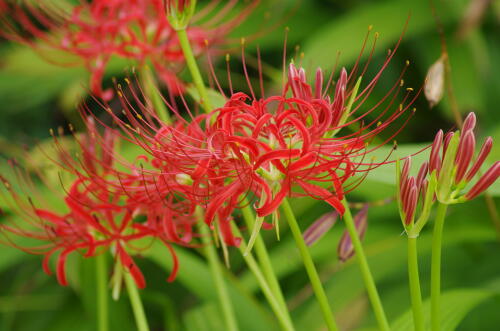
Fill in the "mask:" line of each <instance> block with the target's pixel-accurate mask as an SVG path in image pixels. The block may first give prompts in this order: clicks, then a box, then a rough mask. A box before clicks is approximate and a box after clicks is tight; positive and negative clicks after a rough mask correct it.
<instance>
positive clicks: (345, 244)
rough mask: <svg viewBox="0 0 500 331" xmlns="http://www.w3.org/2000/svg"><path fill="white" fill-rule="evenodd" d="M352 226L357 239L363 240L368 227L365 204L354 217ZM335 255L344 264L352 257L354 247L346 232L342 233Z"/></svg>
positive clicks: (366, 206)
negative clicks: (336, 254)
mask: <svg viewBox="0 0 500 331" xmlns="http://www.w3.org/2000/svg"><path fill="white" fill-rule="evenodd" d="M354 226H355V227H356V231H357V232H358V235H359V238H360V239H361V240H363V238H364V236H365V233H366V228H367V226H368V204H365V205H364V207H363V208H362V209H361V210H360V211H359V212H358V213H357V214H356V216H354ZM337 253H338V256H339V259H340V261H342V262H345V261H347V260H349V259H350V258H351V257H353V256H354V246H353V244H352V240H351V236H350V235H349V233H348V232H347V231H344V234H343V235H342V238H340V241H339V245H338V247H337Z"/></svg>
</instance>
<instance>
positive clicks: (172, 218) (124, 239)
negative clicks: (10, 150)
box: [0, 120, 194, 288]
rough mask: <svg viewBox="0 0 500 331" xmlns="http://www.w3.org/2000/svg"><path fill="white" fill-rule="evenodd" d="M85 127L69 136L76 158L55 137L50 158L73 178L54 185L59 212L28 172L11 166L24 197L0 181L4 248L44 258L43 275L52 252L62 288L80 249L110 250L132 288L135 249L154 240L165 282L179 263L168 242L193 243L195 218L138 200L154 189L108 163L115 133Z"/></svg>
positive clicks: (167, 203) (87, 253)
mask: <svg viewBox="0 0 500 331" xmlns="http://www.w3.org/2000/svg"><path fill="white" fill-rule="evenodd" d="M87 125H88V129H89V132H88V134H87V135H83V137H82V136H81V135H78V136H77V135H75V139H76V140H77V142H78V144H79V146H80V150H81V152H80V153H78V155H77V156H79V157H77V158H75V157H74V155H71V154H70V153H69V152H68V151H67V150H65V149H64V148H63V147H62V146H61V145H60V143H59V141H58V139H57V138H56V137H55V136H54V139H55V145H56V151H57V152H58V154H59V159H58V160H53V161H54V162H55V163H56V164H58V165H59V166H60V168H61V170H63V171H65V172H66V173H69V174H70V176H72V177H73V178H75V179H72V180H71V181H70V184H69V186H68V187H67V188H66V187H65V185H64V184H62V183H61V186H62V187H59V189H63V190H64V192H65V195H64V197H63V198H62V201H63V202H64V210H63V211H57V208H54V207H52V205H51V204H50V203H48V202H47V197H46V196H43V195H42V194H40V193H39V192H37V190H36V189H35V186H34V185H33V182H32V181H31V179H30V178H29V175H28V174H22V173H23V172H22V170H20V169H19V167H18V166H17V165H15V163H14V162H11V164H12V165H13V168H14V170H15V172H16V173H17V174H18V179H19V183H18V184H19V185H20V186H21V187H26V188H29V189H31V191H32V192H29V190H28V189H26V190H24V191H25V192H26V194H19V193H18V192H17V190H16V188H15V187H14V185H11V183H10V182H9V181H8V180H7V179H6V178H4V177H1V179H2V182H3V186H4V188H5V189H6V191H7V192H4V193H5V194H3V197H4V198H5V200H6V201H7V202H8V203H9V208H10V209H12V211H15V214H16V217H12V218H11V219H9V221H7V222H6V223H3V224H2V225H1V226H0V229H1V231H2V234H3V235H4V236H5V238H6V239H7V243H8V244H12V245H14V246H15V247H18V248H20V249H22V250H24V251H27V252H29V253H34V254H42V255H44V256H45V258H44V262H43V267H44V270H45V271H46V272H47V273H49V274H50V272H51V270H50V267H49V265H50V259H51V257H52V256H54V255H55V254H59V255H58V257H57V267H56V275H57V279H58V281H59V283H60V284H61V285H66V284H67V279H66V273H65V263H66V260H67V257H68V255H69V254H71V253H73V252H80V253H81V254H82V255H83V256H84V257H86V258H90V257H93V256H96V255H99V254H106V253H107V252H110V253H111V254H113V255H114V256H115V257H116V260H117V263H120V264H122V265H123V268H125V269H126V270H128V271H129V272H130V273H131V275H132V276H133V278H134V279H135V282H136V283H137V286H138V287H139V288H143V287H144V286H145V279H144V276H143V275H142V273H141V271H140V270H139V268H138V267H137V265H136V263H135V262H134V260H133V259H132V257H131V254H134V253H139V252H141V251H142V249H143V248H141V247H148V246H149V245H150V244H151V243H152V241H153V240H160V241H162V242H163V243H164V244H165V245H166V247H167V248H168V250H169V251H170V253H171V255H172V258H173V260H174V263H173V265H174V267H173V271H172V273H171V276H170V277H169V279H168V280H169V281H172V280H173V279H174V278H175V275H176V272H177V270H178V262H177V258H176V255H175V252H174V250H173V248H172V246H171V243H178V244H181V245H187V244H188V243H189V241H190V240H191V238H192V230H191V227H192V226H193V223H194V221H193V218H192V217H190V214H189V208H188V210H186V208H180V207H179V206H182V204H181V203H177V202H176V201H173V198H172V197H170V200H169V197H168V196H167V197H165V198H164V201H162V203H156V204H155V203H154V201H153V200H152V199H146V201H144V200H141V193H142V194H145V193H144V192H145V191H146V192H147V191H148V189H149V190H150V189H151V186H153V184H151V183H146V182H145V179H144V175H143V174H141V175H140V176H138V175H136V174H134V173H132V174H129V175H127V176H126V175H124V174H121V175H118V174H119V172H118V171H116V170H114V169H115V168H114V166H113V162H114V161H115V158H116V156H115V155H114V154H113V150H114V140H115V139H116V134H115V133H114V132H112V131H106V132H105V133H104V134H103V136H102V137H101V136H100V135H98V133H97V130H96V128H95V125H94V123H93V121H92V120H88V121H87ZM101 139H103V140H104V141H102V140H101ZM40 175H41V174H40ZM61 182H63V180H62V177H61ZM148 185H149V186H150V187H149V188H148ZM125 187H126V188H127V189H125ZM138 188H140V189H138ZM131 193H134V194H133V195H132V194H131ZM59 207H60V206H59ZM22 238H27V239H28V240H29V242H30V244H26V243H25V242H26V241H25V240H24V241H23V242H24V243H23V244H18V242H20V241H22V240H23V239H22Z"/></svg>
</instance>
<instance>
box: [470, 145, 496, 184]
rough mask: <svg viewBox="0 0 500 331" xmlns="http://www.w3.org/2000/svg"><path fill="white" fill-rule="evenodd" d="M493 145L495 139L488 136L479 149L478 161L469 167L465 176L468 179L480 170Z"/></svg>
mask: <svg viewBox="0 0 500 331" xmlns="http://www.w3.org/2000/svg"><path fill="white" fill-rule="evenodd" d="M492 147H493V139H492V138H491V137H488V138H486V140H485V141H484V143H483V146H482V147H481V150H480V151H479V154H478V156H477V159H476V162H474V164H473V166H472V167H471V168H470V169H469V172H468V173H467V176H466V177H465V180H466V181H470V180H471V179H472V177H474V175H475V174H476V173H477V172H478V170H479V168H481V165H483V162H484V160H486V157H488V154H490V152H491V148H492Z"/></svg>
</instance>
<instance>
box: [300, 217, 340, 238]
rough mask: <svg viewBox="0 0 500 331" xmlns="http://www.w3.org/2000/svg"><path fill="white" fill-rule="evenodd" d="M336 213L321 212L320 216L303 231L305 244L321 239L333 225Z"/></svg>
mask: <svg viewBox="0 0 500 331" xmlns="http://www.w3.org/2000/svg"><path fill="white" fill-rule="evenodd" d="M337 217H338V213H337V212H335V211H332V212H329V213H326V214H323V215H322V216H321V217H320V218H318V219H317V220H316V221H314V223H313V224H311V226H310V227H308V228H307V230H306V231H304V234H303V236H304V241H305V242H306V245H307V246H312V245H313V244H314V243H316V242H317V241H318V240H320V239H321V237H323V236H324V235H325V233H327V232H328V230H330V229H331V228H332V226H334V225H335V222H336V221H337Z"/></svg>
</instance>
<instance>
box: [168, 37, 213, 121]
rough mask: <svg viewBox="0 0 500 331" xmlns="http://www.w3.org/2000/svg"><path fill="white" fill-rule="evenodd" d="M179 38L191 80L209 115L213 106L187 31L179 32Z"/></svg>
mask: <svg viewBox="0 0 500 331" xmlns="http://www.w3.org/2000/svg"><path fill="white" fill-rule="evenodd" d="M177 36H178V37H179V43H180V44H181V48H182V53H183V54H184V59H185V60H186V65H187V67H188V69H189V72H190V73H191V78H193V83H194V85H195V87H196V89H197V90H198V93H199V94H200V104H201V105H202V106H203V108H204V109H205V112H207V113H209V112H210V111H212V104H211V102H210V99H209V97H208V93H207V89H206V88H205V84H204V83H203V78H202V77H201V73H200V69H199V68H198V65H197V64H196V59H195V58H194V54H193V50H192V48H191V45H190V44H189V38H188V35H187V32H186V30H185V29H181V30H177Z"/></svg>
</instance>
